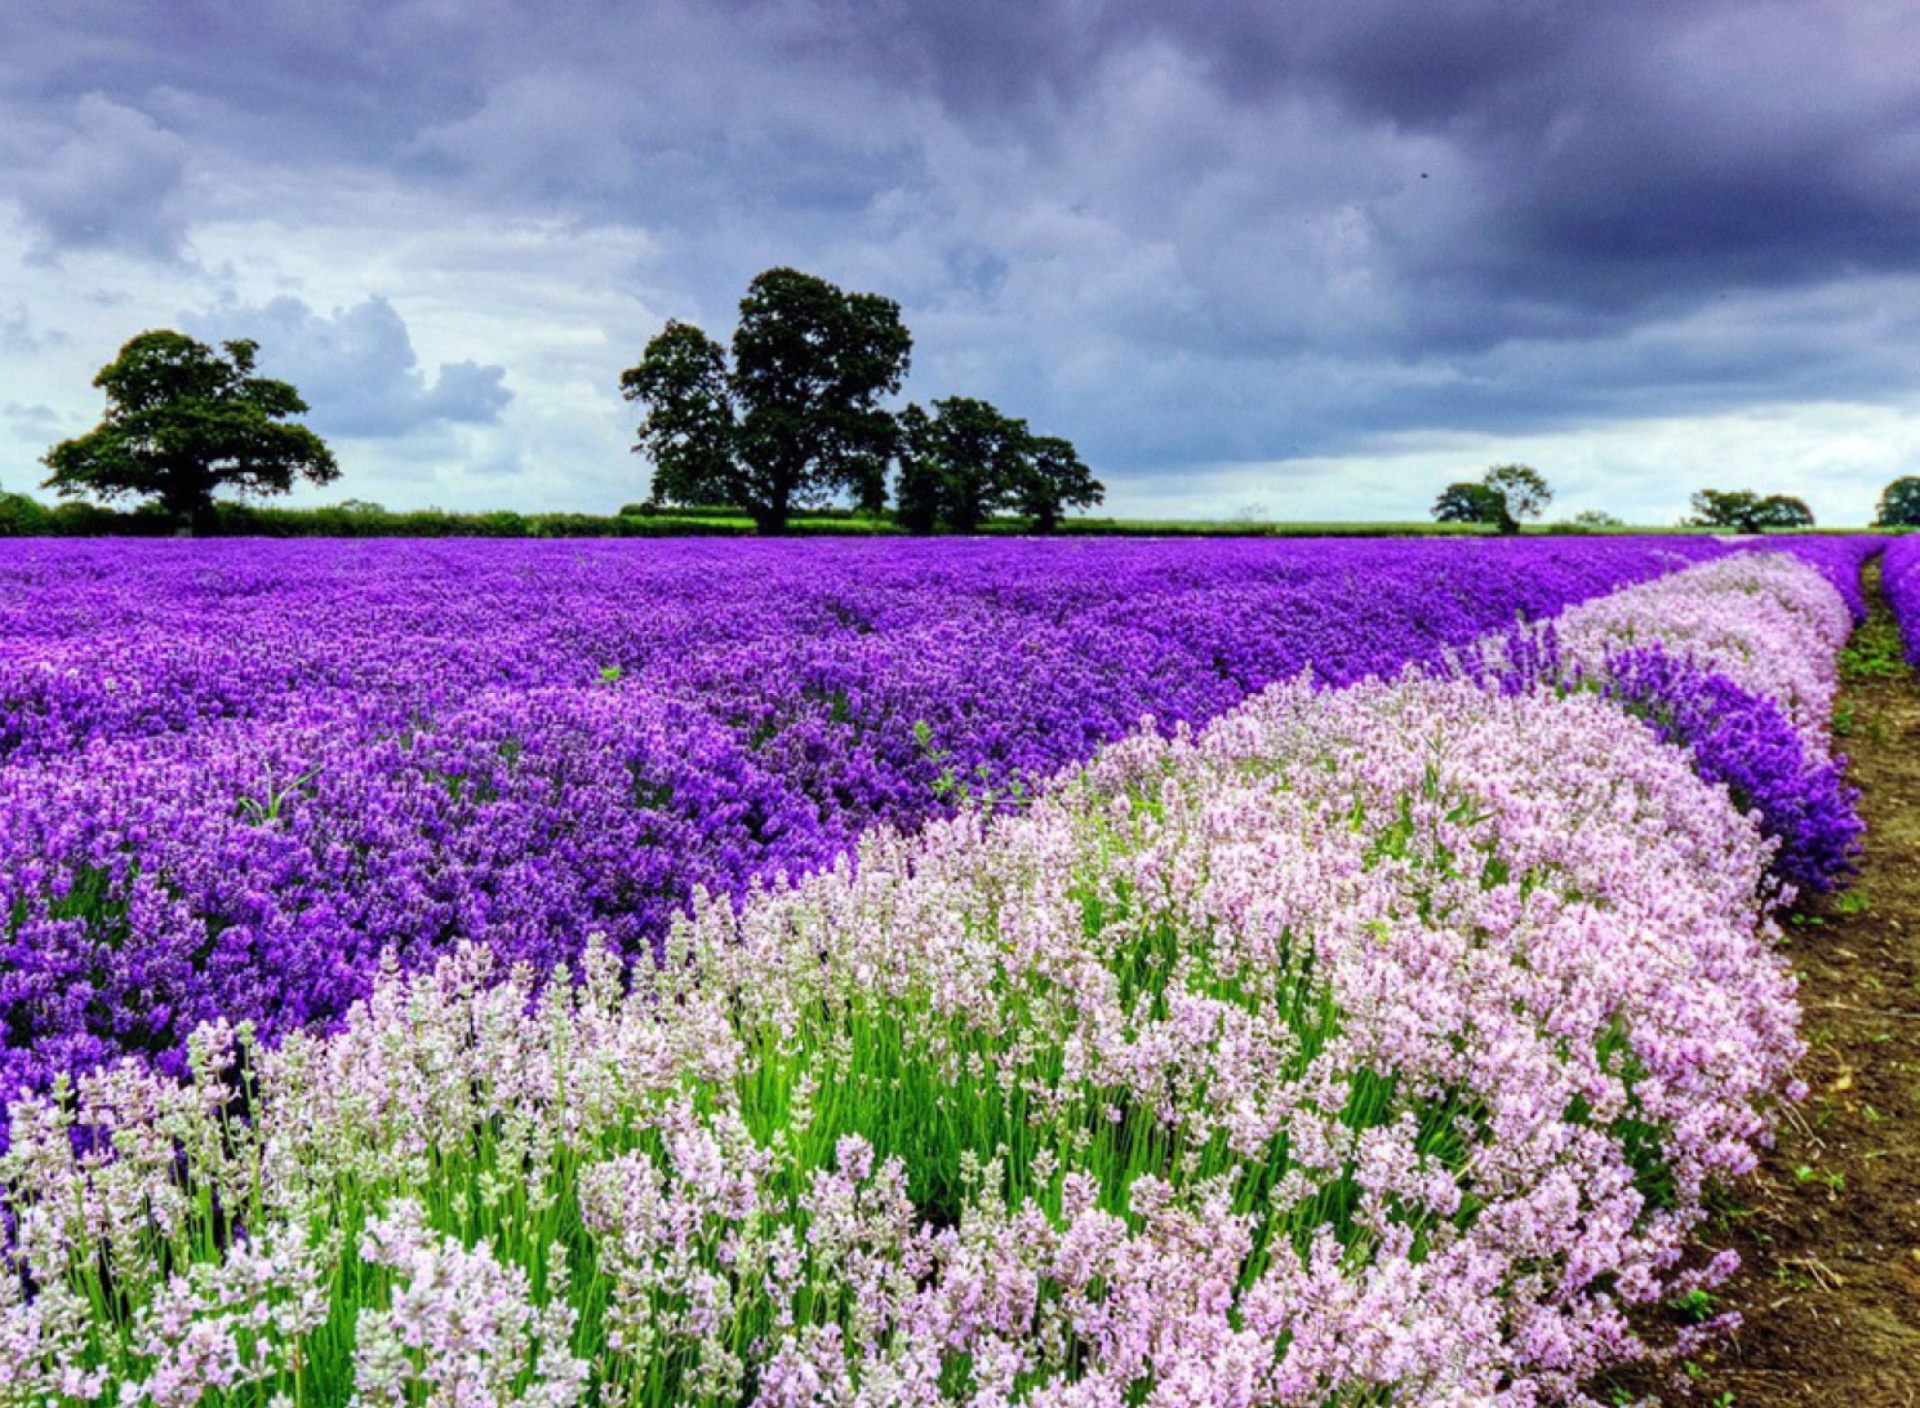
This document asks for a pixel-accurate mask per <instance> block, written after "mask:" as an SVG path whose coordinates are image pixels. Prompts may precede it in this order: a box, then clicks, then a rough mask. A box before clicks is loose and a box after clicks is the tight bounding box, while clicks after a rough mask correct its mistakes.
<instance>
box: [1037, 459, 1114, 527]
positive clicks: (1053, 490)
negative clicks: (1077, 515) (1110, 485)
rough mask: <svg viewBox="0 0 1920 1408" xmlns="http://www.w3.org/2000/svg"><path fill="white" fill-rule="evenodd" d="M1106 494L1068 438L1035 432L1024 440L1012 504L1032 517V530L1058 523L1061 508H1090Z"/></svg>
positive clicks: (1102, 499) (1103, 487)
mask: <svg viewBox="0 0 1920 1408" xmlns="http://www.w3.org/2000/svg"><path fill="white" fill-rule="evenodd" d="M1106 496H1107V486H1106V485H1104V484H1102V483H1101V482H1100V481H1099V480H1098V479H1095V478H1094V477H1093V471H1092V470H1090V469H1088V468H1087V466H1086V465H1085V464H1083V463H1082V462H1081V459H1080V455H1079V452H1078V451H1076V450H1075V449H1074V448H1073V443H1072V442H1071V441H1069V440H1063V439H1061V438H1060V437H1059V436H1057V435H1036V436H1034V437H1033V438H1032V439H1030V440H1029V441H1028V442H1027V463H1026V472H1025V474H1024V475H1023V476H1022V481H1021V484H1020V489H1019V492H1018V494H1017V495H1016V496H1015V500H1016V501H1015V507H1016V508H1018V509H1019V510H1020V512H1021V513H1024V514H1025V515H1026V516H1027V517H1028V518H1030V519H1032V520H1033V529H1034V531H1035V532H1036V533H1051V532H1052V531H1053V530H1054V529H1055V528H1057V527H1059V526H1060V513H1061V511H1062V510H1063V509H1068V508H1092V507H1093V506H1094V505H1095V504H1097V503H1102V502H1104V501H1105V499H1106Z"/></svg>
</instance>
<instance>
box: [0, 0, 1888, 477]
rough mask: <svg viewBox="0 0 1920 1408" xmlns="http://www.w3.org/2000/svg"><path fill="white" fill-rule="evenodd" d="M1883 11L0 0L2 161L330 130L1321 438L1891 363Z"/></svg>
mask: <svg viewBox="0 0 1920 1408" xmlns="http://www.w3.org/2000/svg"><path fill="white" fill-rule="evenodd" d="M1916 52H1920V8H1917V7H1915V6H1913V5H1912V4H1911V3H1909V0H1897V3H1892V2H1890V0H1796V2H1795V3H1791V4H1787V3H1776V4H1754V3H1752V0H1611V3H1607V4H1595V3H1592V0H1207V2H1206V3H1175V0H1158V2H1157V3H1148V0H651V2H650V3H638V4H621V3H614V2H613V0H468V2H467V3H453V0H380V3H375V0H343V3H334V4H326V5H318V4H313V3H310V2H309V0H250V3H248V4H245V5H238V4H234V3H232V2H231V0H171V2H170V3H169V4H167V5H164V6H154V5H142V4H138V3H133V0H72V3H71V4H69V5H67V6H64V7H58V8H56V7H53V6H37V5H15V6H10V7H7V8H6V11H5V13H4V14H0V100H3V101H4V102H5V103H6V104H7V105H8V107H9V109H10V115H11V116H12V117H13V118H14V119H15V120H14V121H12V122H10V123H9V124H8V128H7V130H8V131H9V132H11V133H14V134H16V135H14V136H12V137H10V138H0V163H4V165H5V168H6V170H5V171H4V172H0V176H5V177H6V178H7V179H6V184H5V185H4V186H0V201H4V200H6V199H7V197H9V196H10V197H11V203H12V205H13V206H14V208H15V209H16V210H17V211H18V213H19V214H20V216H21V217H22V218H23V220H24V221H25V222H26V225H27V227H28V228H29V229H30V230H31V231H32V232H33V235H34V237H35V239H36V240H37V241H38V243H39V246H40V248H41V249H42V251H43V252H45V253H48V254H52V255H55V256H57V255H59V254H60V253H62V252H64V251H68V250H77V249H83V248H104V249H112V250H118V251H121V252H127V253H134V254H138V255H143V256H151V257H157V258H160V259H163V260H164V259H167V258H177V257H178V256H179V255H180V254H181V252H182V251H183V250H185V251H189V252H193V251H194V248H195V247H194V243H193V232H194V229H195V227H196V224H197V223H198V222H199V221H200V220H202V219H204V218H208V217H207V210H208V209H209V208H210V207H217V208H218V210H219V211H221V212H222V213H224V214H228V215H234V214H239V215H249V214H250V215H253V216H255V217H257V218H259V219H263V220H271V221H276V222H278V223H280V224H281V225H297V224H298V223H299V222H300V220H301V219H302V215H303V212H302V210H301V208H300V203H301V201H302V200H303V199H307V198H311V199H313V200H315V201H320V200H325V199H328V198H329V197H330V196H331V193H332V192H333V190H334V189H335V186H336V182H335V177H336V175H337V174H338V173H340V172H342V171H349V172H356V173H363V174H364V173H372V174H373V176H374V178H376V179H377V180H387V181H391V182H393V183H395V184H396V185H403V186H405V187H406V188H407V189H408V190H409V191H410V192H412V191H418V192H423V193H425V194H426V195H429V196H431V197H432V198H434V199H436V200H439V201H441V202H443V208H445V209H448V210H453V211H461V212H465V213H467V214H468V215H470V216H471V217H472V218H473V219H474V221H475V222H476V224H479V225H482V226H484V225H486V224H488V223H489V222H494V221H498V222H501V223H504V222H508V221H512V220H516V219H519V220H534V221H545V222H548V226H550V227H553V228H558V229H562V230H576V229H589V230H592V229H601V230H620V231H632V232H636V233H638V234H640V235H643V236H644V242H645V244H646V246H647V252H646V254H645V256H644V258H642V259H637V260H636V261H635V263H634V264H633V266H632V269H631V272H632V277H633V283H632V285H631V286H630V287H627V288H620V289H608V290H607V291H606V292H607V295H608V298H609V299H610V300H618V299H622V298H625V299H628V300H631V301H633V302H635V303H638V302H641V301H644V304H645V306H646V310H647V313H648V315H649V316H653V315H658V316H661V317H664V316H678V317H692V318H695V319H699V320H704V321H707V322H709V323H711V324H712V326H711V327H710V331H713V332H715V333H717V334H719V335H722V336H724V335H725V333H726V332H727V331H728V330H729V329H730V319H731V316H732V309H733V306H734V304H735V302H736V301H737V299H738V297H739V295H740V292H741V290H742V289H743V287H744V285H745V283H746V281H747V280H748V279H749V278H750V277H751V276H752V275H753V274H754V273H755V272H758V270H759V269H762V268H765V267H767V266H769V265H772V264H794V265H798V266H800V267H804V268H808V269H812V270H815V271H817V272H820V273H822V274H824V275H825V276H827V277H830V278H833V279H835V280H836V281H837V282H841V283H844V284H847V285H848V286H852V287H859V288H867V289H874V290H877V291H881V292H885V293H888V294H890V295H892V296H894V297H896V298H898V299H900V300H901V302H902V303H903V305H904V306H905V309H906V312H907V316H908V321H909V323H910V325H911V326H912V327H913V329H914V331H915V334H916V339H917V346H916V353H915V375H914V382H913V385H912V386H911V387H910V390H911V391H912V393H913V394H915V395H917V396H922V397H925V396H935V395H945V394H955V393H969V394H984V395H988V396H993V397H996V398H999V399H1002V400H1004V401H1005V402H1006V403H1007V404H1008V408H1009V409H1010V410H1013V411H1014V412H1015V413H1018V414H1023V415H1027V416H1029V417H1030V418H1032V419H1033V420H1034V421H1035V423H1036V424H1044V425H1045V426H1046V427H1047V428H1048V429H1051V430H1057V431H1059V432H1060V433H1065V434H1068V435H1071V436H1073V437H1075V438H1076V439H1077V440H1080V441H1081V442H1082V443H1084V444H1085V445H1087V446H1089V447H1091V449H1092V451H1093V452H1094V453H1095V454H1097V455H1098V456H1099V457H1100V459H1101V460H1102V462H1103V463H1108V464H1115V465H1141V466H1144V465H1150V464H1170V463H1180V462H1200V461H1209V460H1219V459H1225V458H1236V457H1237V458H1248V459H1259V458H1271V457H1276V456H1286V455H1292V454H1310V453H1321V454H1328V453H1338V452H1340V451H1342V450H1343V449H1348V448H1355V447H1364V446H1365V445H1367V444H1369V443H1373V442H1375V441H1376V440H1378V439H1379V438H1380V437H1383V436H1392V435H1396V434H1401V433H1403V432H1407V431H1415V430H1421V429H1438V430H1473V431H1484V432H1502V431H1515V432H1517V431H1521V430H1532V429H1538V428H1541V427H1551V426H1554V425H1561V424H1575V423H1581V422H1582V421H1585V420H1591V419H1593V418H1600V419H1603V420H1604V419H1620V418H1632V417H1636V416H1656V415H1670V414H1690V413H1704V412H1709V411H1712V410H1714V409H1715V408H1724V407H1739V406H1748V405H1762V404H1767V403H1769V402H1771V401H1776V400H1794V399H1815V400H1848V399H1853V400H1883V399H1887V398H1890V397H1893V396H1895V395H1899V394H1905V391H1906V389H1907V388H1909V387H1910V385H1911V380H1912V378H1911V365H1910V357H1911V348H1912V346H1913V338H1914V335H1915V331H1916V329H1915V328H1914V327H1913V326H1912V320H1911V319H1910V318H1903V317H1902V316H1900V315H1899V313H1898V310H1899V309H1900V308H1901V307H1905V306H1911V300H1912V298H1913V294H1914V290H1915V288H1916V287H1920V283H1916V281H1920V66H1917V65H1914V64H1912V63H1911V61H1910V59H1909V56H1910V55H1911V54H1913V53H1916ZM17 134H25V135H17ZM261 171H271V172H273V173H274V174H275V176H276V177H277V178H280V179H279V180H278V181H277V183H276V184H274V185H273V187H272V191H273V194H272V195H271V196H270V197H269V196H267V195H262V194H256V193H255V191H254V188H253V186H252V185H251V184H249V177H250V175H252V174H257V173H259V172H261ZM214 173H225V174H224V175H217V174H214ZM236 173H237V174H236ZM303 179H304V181H305V182H306V184H305V185H304V186H303V185H302V180H303ZM263 189H264V188H263ZM203 195H204V196H205V197H206V199H205V201H202V202H201V203H198V204H196V200H197V199H198V198H199V197H201V196H203ZM249 201H252V202H254V206H255V207H257V208H250V207H249V204H248V203H249ZM269 202H271V203H270V204H269ZM555 238H556V239H557V238H561V236H555ZM300 286H301V285H300V283H299V281H298V280H297V279H295V280H294V281H292V282H288V283H282V284H279V285H278V287H300ZM372 286H373V287H387V285H384V284H378V283H376V284H373V285H372ZM394 295H395V297H396V298H397V299H399V300H400V301H401V302H402V304H403V306H404V304H405V299H404V296H403V294H402V291H401V290H400V289H398V288H397V287H396V288H395V289H394ZM252 296H253V297H254V298H256V299H259V298H261V297H263V296H264V295H263V294H261V293H258V292H256V293H254V294H253V295H252ZM516 306H517V305H516ZM529 306H530V307H532V308H533V309H534V311H533V312H532V313H531V314H530V316H538V311H537V308H538V305H537V304H535V303H533V301H532V300H529ZM255 312H256V314H258V315H259V317H260V319H262V320H264V321H263V323H262V324H261V325H260V326H256V327H255V328H254V329H252V330H249V329H247V328H241V327H234V328H232V329H230V330H229V329H226V325H225V323H224V322H223V323H222V329H223V335H248V336H254V335H258V336H260V337H261V340H262V342H263V347H264V350H263V359H267V358H283V357H284V358H285V359H286V361H285V362H284V364H283V366H284V369H283V370H282V371H281V372H280V373H278V374H284V375H288V376H289V377H290V379H293V380H295V382H296V384H299V385H300V386H301V387H302V389H303V390H304V391H306V392H307V393H308V395H309V398H310V399H312V400H314V402H315V404H316V415H317V416H318V415H319V414H321V410H320V408H321V405H322V402H323V399H324V402H325V404H326V405H328V406H330V407H332V408H333V409H331V410H330V411H328V412H327V414H332V415H335V416H338V417H341V418H342V422H343V423H345V422H348V421H350V422H351V423H353V424H355V425H357V426H359V427H361V429H360V430H359V431H357V432H342V433H364V434H369V435H399V434H404V433H405V432H406V431H407V430H408V429H409V428H410V427H414V426H417V425H420V424H423V423H432V422H435V421H441V422H444V421H456V422H458V421H464V422H467V423H485V422H487V421H488V420H490V419H491V418H494V417H497V416H499V415H500V414H501V413H502V409H503V407H504V406H505V404H506V401H507V397H508V394H509V393H508V392H507V391H506V389H505V386H504V368H502V367H500V366H486V367H483V366H478V365H475V364H472V363H463V364H459V365H456V366H454V367H448V368H442V369H441V370H440V371H439V373H438V374H437V376H436V377H435V378H434V379H432V380H429V379H428V377H427V376H426V375H425V374H424V373H423V372H422V371H421V369H420V368H419V367H418V366H417V365H416V362H415V359H414V354H413V351H412V345H411V341H410V339H409V338H408V336H407V331H406V328H405V325H404V323H401V322H400V320H399V316H398V314H397V312H395V310H394V309H393V308H392V307H391V306H389V305H387V304H385V303H381V302H378V301H377V300H376V301H372V302H367V303H362V304H360V305H357V306H356V307H354V308H350V309H347V310H345V311H344V312H340V313H337V314H335V315H333V316H332V317H322V316H320V315H318V314H315V313H314V312H313V311H312V310H311V309H309V308H307V307H306V306H305V305H303V304H295V303H291V302H289V301H285V300H282V301H276V302H272V303H268V304H266V305H265V306H264V307H261V308H258V309H256V310H255ZM222 316H223V318H224V316H225V315H224V314H223V315H222ZM43 321H44V315H43ZM262 327H264V328H265V329H266V330H265V331H263V330H262ZM650 330H651V329H650V328H645V327H639V326H635V327H633V328H631V329H625V328H621V329H610V330H609V335H610V336H611V335H613V334H614V333H616V332H617V333H618V334H619V335H620V336H626V337H630V338H631V340H632V343H633V346H632V348H631V349H627V353H628V354H630V352H633V351H637V349H638V347H639V345H640V343H641V342H642V341H644V337H645V336H646V335H647V333H648V332H649V331H650ZM268 332H271V334H272V335H271V336H269V335H268ZM496 355H504V354H496ZM302 358H304V359H306V361H305V363H304V364H303V363H302V362H301V359H302ZM537 370H538V369H537V368H531V367H529V368H526V369H524V370H523V368H521V367H520V366H518V365H516V366H515V367H514V369H513V375H514V380H515V384H516V385H525V384H526V382H525V380H523V378H526V377H529V376H531V375H533V374H535V373H537ZM296 372H304V373H305V375H300V374H296Z"/></svg>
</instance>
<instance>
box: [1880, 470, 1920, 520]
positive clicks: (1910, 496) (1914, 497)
mask: <svg viewBox="0 0 1920 1408" xmlns="http://www.w3.org/2000/svg"><path fill="white" fill-rule="evenodd" d="M1873 522H1874V526H1875V527H1877V528H1920V478H1916V477H1915V476H1913V475H1911V474H1908V475H1903V476H1902V477H1900V478H1899V479H1896V480H1894V481H1893V482H1892V483H1891V484H1889V485H1887V487H1886V489H1885V491H1884V492H1882V493H1881V495H1880V511H1879V512H1878V513H1877V514H1875V515H1874V519H1873Z"/></svg>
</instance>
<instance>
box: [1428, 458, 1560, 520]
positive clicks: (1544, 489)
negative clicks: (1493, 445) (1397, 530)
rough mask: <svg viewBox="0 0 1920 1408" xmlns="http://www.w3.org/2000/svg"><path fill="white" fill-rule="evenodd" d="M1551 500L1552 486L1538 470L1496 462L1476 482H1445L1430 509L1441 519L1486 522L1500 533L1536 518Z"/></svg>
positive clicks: (1436, 517) (1437, 518)
mask: <svg viewBox="0 0 1920 1408" xmlns="http://www.w3.org/2000/svg"><path fill="white" fill-rule="evenodd" d="M1552 501H1553V490H1552V489H1550V488H1549V487H1548V486H1547V481H1546V479H1545V478H1544V477H1543V476H1542V475H1541V473H1540V471H1539V470H1537V469H1534V468H1532V467H1531V466H1529V465H1524V464H1497V465H1495V466H1494V467H1493V468H1492V469H1489V470H1488V471H1487V472H1486V473H1485V474H1484V475H1482V476H1481V478H1480V482H1479V483H1477V484H1476V483H1473V482H1472V481H1469V480H1462V481H1460V482H1457V483H1453V484H1449V485H1448V486H1447V487H1446V488H1445V489H1443V490H1441V491H1440V497H1439V498H1438V499H1436V500H1434V504H1433V510H1432V512H1433V516H1434V518H1435V520H1436V521H1438V522H1441V523H1490V524H1492V525H1494V526H1495V527H1496V528H1498V529H1499V530H1500V531H1501V532H1502V533H1518V532H1519V531H1520V520H1521V519H1523V518H1538V517H1539V516H1540V512H1541V510H1542V509H1544V508H1545V507H1546V506H1547V505H1548V504H1549V503H1551V502H1552Z"/></svg>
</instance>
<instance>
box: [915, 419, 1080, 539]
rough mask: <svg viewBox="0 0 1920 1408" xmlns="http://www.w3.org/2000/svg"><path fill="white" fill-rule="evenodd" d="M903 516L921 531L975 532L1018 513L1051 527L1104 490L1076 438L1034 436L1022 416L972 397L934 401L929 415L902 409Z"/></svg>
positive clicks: (1039, 526)
mask: <svg viewBox="0 0 1920 1408" xmlns="http://www.w3.org/2000/svg"><path fill="white" fill-rule="evenodd" d="M899 456H900V479H899V483H898V485H897V487H896V489H895V501H896V504H897V509H896V512H897V513H898V516H899V519H900V522H901V523H902V524H903V525H904V526H905V527H907V528H908V529H910V530H912V531H913V532H916V533H926V532H931V531H932V530H933V529H934V528H935V527H936V526H937V527H943V528H946V529H947V530H949V531H951V532H955V533H971V532H974V531H975V530H977V529H978V528H979V527H980V525H981V524H982V523H983V522H985V521H986V519H987V518H988V517H990V516H991V515H993V514H995V513H1002V512H1007V511H1012V512H1015V513H1020V514H1024V515H1025V516H1026V517H1028V518H1029V519H1031V520H1032V522H1033V526H1034V528H1035V529H1036V530H1037V531H1039V532H1042V533H1046V532H1051V531H1052V530H1053V529H1054V527H1055V526H1056V525H1057V524H1058V523H1059V521H1060V514H1061V512H1062V510H1063V509H1065V508H1068V507H1074V508H1086V507H1089V506H1091V505H1093V504H1097V503H1099V502H1100V501H1101V499H1102V497H1103V496H1104V494H1105V488H1104V486H1103V485H1102V484H1101V483H1100V481H1099V480H1097V479H1095V478H1094V477H1093V475H1092V473H1091V472H1090V471H1089V470H1088V469H1087V466H1086V465H1085V464H1083V463H1082V462H1081V460H1080V456H1079V454H1078V453H1077V452H1076V451H1075V450H1074V448H1073V445H1072V443H1071V442H1070V441H1067V440H1063V439H1061V438H1060V437H1058V436H1054V435H1035V434H1033V432H1032V431H1030V430H1029V429H1028V428H1027V423H1026V422H1025V421H1024V420H1020V419H1017V418H1016V417H1013V416H1009V415H1006V414H1004V413H1003V412H1001V411H1000V410H998V409H997V408H995V407H994V406H993V405H992V404H991V403H989V402H986V401H982V400H979V399H977V398H975V397H972V396H949V397H947V398H946V399H944V400H940V401H935V402H934V403H933V414H931V415H929V414H928V413H927V412H926V411H924V410H922V409H921V408H920V407H919V406H917V405H916V406H909V407H907V409H906V410H905V411H903V412H902V413H901V415H900V448H899Z"/></svg>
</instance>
